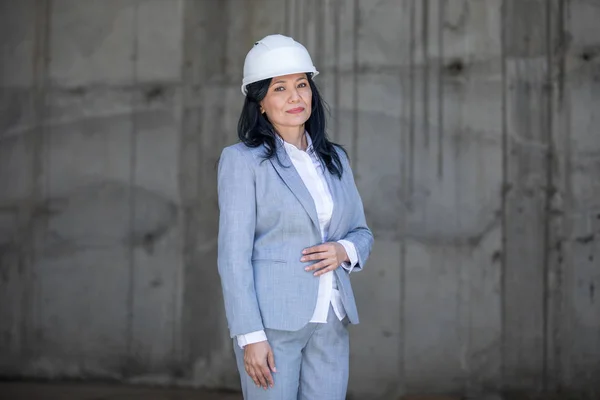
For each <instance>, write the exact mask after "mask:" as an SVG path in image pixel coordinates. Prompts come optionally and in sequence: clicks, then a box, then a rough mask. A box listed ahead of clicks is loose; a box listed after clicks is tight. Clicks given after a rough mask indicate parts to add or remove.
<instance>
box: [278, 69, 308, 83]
mask: <svg viewBox="0 0 600 400" xmlns="http://www.w3.org/2000/svg"><path fill="white" fill-rule="evenodd" d="M303 78H304V79H306V73H304V72H302V73H300V74H289V75H281V76H276V77H274V78H273V79H272V80H271V84H273V83H286V82H296V81H297V80H299V79H303Z"/></svg>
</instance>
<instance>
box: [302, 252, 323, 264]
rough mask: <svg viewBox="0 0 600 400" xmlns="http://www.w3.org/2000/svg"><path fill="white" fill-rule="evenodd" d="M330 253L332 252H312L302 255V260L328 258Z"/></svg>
mask: <svg viewBox="0 0 600 400" xmlns="http://www.w3.org/2000/svg"><path fill="white" fill-rule="evenodd" d="M329 255H330V254H329V252H328V251H323V252H320V253H312V254H308V255H306V256H302V258H301V259H300V261H302V262H304V261H310V260H323V259H325V258H327V257H328V256H329Z"/></svg>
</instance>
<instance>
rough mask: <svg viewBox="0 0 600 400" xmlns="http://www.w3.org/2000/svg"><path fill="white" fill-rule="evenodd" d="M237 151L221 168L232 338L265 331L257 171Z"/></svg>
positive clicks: (228, 151)
mask: <svg viewBox="0 0 600 400" xmlns="http://www.w3.org/2000/svg"><path fill="white" fill-rule="evenodd" d="M247 156H248V155H247V154H246V153H244V152H242V151H240V150H239V149H237V148H235V147H227V148H225V149H224V150H223V152H222V153H221V158H220V160H219V167H218V179H217V186H218V198H219V212H220V214H219V236H218V255H217V264H218V270H219V275H220V277H221V286H222V289H223V299H224V302H225V314H226V316H227V323H228V326H229V332H230V335H231V337H232V338H233V337H235V336H236V335H241V334H246V333H250V332H254V331H260V330H262V329H264V327H263V323H262V318H261V314H260V309H259V306H258V300H257V297H256V291H255V287H254V271H253V268H252V261H251V260H252V250H253V246H254V230H255V224H256V196H255V179H254V169H253V168H252V165H251V163H249V162H248V159H247Z"/></svg>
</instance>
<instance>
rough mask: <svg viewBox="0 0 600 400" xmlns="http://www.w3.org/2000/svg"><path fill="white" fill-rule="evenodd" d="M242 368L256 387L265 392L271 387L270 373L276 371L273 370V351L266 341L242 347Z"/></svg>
mask: <svg viewBox="0 0 600 400" xmlns="http://www.w3.org/2000/svg"><path fill="white" fill-rule="evenodd" d="M244 367H245V369H246V373H247V374H248V375H249V376H250V378H252V380H253V381H254V383H255V384H256V386H257V387H260V386H262V387H263V389H265V390H266V389H267V388H268V387H273V376H272V375H271V372H277V370H276V369H275V358H274V357H273V350H272V349H271V346H270V345H269V342H268V341H266V340H265V341H262V342H258V343H252V344H247V345H246V346H244Z"/></svg>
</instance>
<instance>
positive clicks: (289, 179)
mask: <svg viewBox="0 0 600 400" xmlns="http://www.w3.org/2000/svg"><path fill="white" fill-rule="evenodd" d="M277 157H279V161H281V164H283V165H281V164H280V162H279V161H278V160H277V158H276V157H273V158H271V159H270V160H269V161H270V162H271V164H272V165H273V168H275V170H276V171H277V173H278V174H279V176H280V177H281V179H282V180H283V181H284V182H285V184H286V185H287V187H288V188H289V189H290V190H291V191H292V193H294V195H295V196H296V198H297V199H298V201H299V202H300V204H302V207H304V209H305V210H306V212H307V213H308V215H309V216H310V219H311V220H312V221H313V223H314V224H315V226H316V227H317V229H320V228H319V218H318V216H317V209H316V207H315V202H314V201H313V198H312V196H311V195H310V192H309V191H308V189H307V188H306V186H305V185H304V182H303V181H302V178H300V175H299V174H298V172H297V171H296V168H295V167H294V164H292V160H290V158H289V157H288V155H287V152H286V151H285V149H284V148H283V146H282V145H281V144H280V143H279V141H277Z"/></svg>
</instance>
